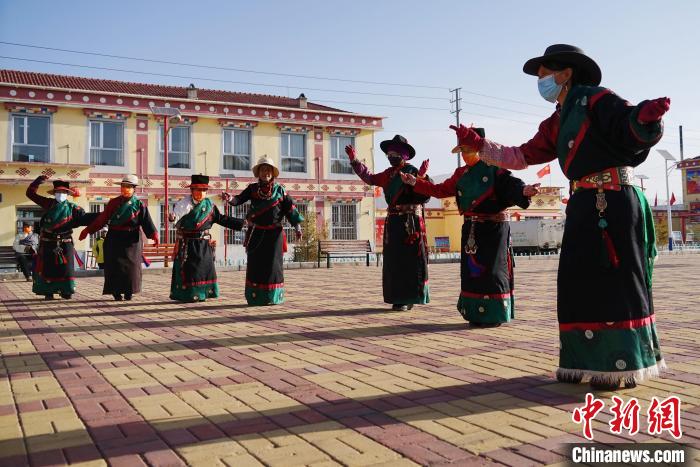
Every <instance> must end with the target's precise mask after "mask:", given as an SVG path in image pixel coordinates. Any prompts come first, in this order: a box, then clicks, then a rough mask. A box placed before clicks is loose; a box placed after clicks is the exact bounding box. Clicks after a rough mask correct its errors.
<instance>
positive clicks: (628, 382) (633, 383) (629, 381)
mask: <svg viewBox="0 0 700 467" xmlns="http://www.w3.org/2000/svg"><path fill="white" fill-rule="evenodd" d="M636 387H637V380H635V379H634V376H633V377H631V378H625V389H632V388H636Z"/></svg>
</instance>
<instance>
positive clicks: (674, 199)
mask: <svg viewBox="0 0 700 467" xmlns="http://www.w3.org/2000/svg"><path fill="white" fill-rule="evenodd" d="M675 202H676V195H675V194H674V193H673V192H671V201H670V202H669V203H670V204H671V206H673V203H675Z"/></svg>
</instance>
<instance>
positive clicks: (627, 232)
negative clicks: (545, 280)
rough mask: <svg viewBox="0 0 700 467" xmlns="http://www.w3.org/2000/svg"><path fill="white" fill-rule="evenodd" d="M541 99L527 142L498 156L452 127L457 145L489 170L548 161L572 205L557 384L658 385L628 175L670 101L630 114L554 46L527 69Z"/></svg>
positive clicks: (637, 207)
mask: <svg viewBox="0 0 700 467" xmlns="http://www.w3.org/2000/svg"><path fill="white" fill-rule="evenodd" d="M523 71H524V72H525V73H527V74H530V75H535V76H537V77H538V78H539V80H538V88H539V92H540V95H541V96H542V97H543V98H544V99H546V100H547V101H549V102H552V103H556V104H557V108H556V110H555V111H554V113H553V114H552V115H551V116H550V117H549V118H547V119H546V120H545V121H543V122H542V123H541V124H540V127H539V131H538V132H537V134H535V136H534V137H533V138H532V139H531V140H530V141H528V142H527V143H525V144H523V145H521V146H517V147H505V146H502V145H500V144H497V143H495V142H493V141H490V140H487V139H485V138H483V137H481V136H480V135H479V134H477V133H476V132H475V131H474V130H473V129H471V128H466V127H464V126H460V127H459V128H456V127H452V128H454V129H455V130H456V131H457V137H458V140H459V143H460V144H464V145H467V146H470V147H472V148H475V149H477V150H479V151H480V154H481V158H482V159H483V160H484V161H485V162H487V163H489V164H492V165H496V166H500V167H504V168H509V169H524V168H525V167H527V166H528V165H533V164H541V163H544V162H549V161H551V160H554V159H558V160H559V165H560V166H561V168H562V171H563V172H564V175H566V177H567V178H568V179H569V180H570V184H571V186H570V192H571V196H570V198H569V202H568V205H567V209H566V215H567V217H566V227H565V230H564V239H563V242H562V249H561V257H560V260H559V276H558V280H557V289H558V290H557V314H558V320H559V336H560V342H561V348H560V353H559V368H558V370H557V379H558V380H559V381H563V382H571V383H578V382H580V381H581V380H582V378H583V377H590V383H591V386H593V387H594V388H596V389H616V388H618V387H619V386H620V383H621V381H623V380H624V382H625V385H626V386H627V387H633V386H634V385H636V381H638V380H643V379H645V378H650V377H655V376H658V374H659V370H660V369H662V368H664V367H665V364H664V361H663V358H662V356H661V351H660V348H659V341H658V338H657V333H656V326H655V322H654V308H653V303H652V296H651V276H652V268H653V264H654V258H655V256H656V242H655V235H654V223H653V220H652V216H651V210H650V208H649V204H648V203H647V200H646V198H645V196H644V194H643V193H642V192H641V190H640V189H639V188H637V187H636V186H633V185H632V183H633V181H634V169H633V167H636V166H638V165H639V164H641V163H642V162H644V160H645V159H646V158H647V156H648V154H649V149H650V148H651V147H652V146H654V145H655V144H656V143H657V142H658V141H659V140H660V139H661V136H662V135H663V123H662V121H661V117H662V116H663V115H664V113H666V112H667V111H668V109H669V107H670V103H671V101H670V99H668V98H666V97H662V98H659V99H654V100H648V101H643V102H641V103H639V104H638V105H636V106H635V105H632V104H630V103H628V102H627V101H625V100H624V99H622V98H620V97H618V96H617V95H616V94H614V93H613V92H611V91H610V90H609V89H606V88H602V87H598V84H599V83H600V79H601V72H600V68H598V65H597V64H596V63H595V62H594V61H593V60H592V59H591V58H589V57H587V56H586V55H585V54H584V53H583V51H582V50H581V49H579V48H577V47H574V46H570V45H565V44H557V45H552V46H550V47H548V48H547V50H546V51H545V53H544V55H543V56H541V57H535V58H533V59H531V60H528V61H527V62H526V63H525V66H524V67H523Z"/></svg>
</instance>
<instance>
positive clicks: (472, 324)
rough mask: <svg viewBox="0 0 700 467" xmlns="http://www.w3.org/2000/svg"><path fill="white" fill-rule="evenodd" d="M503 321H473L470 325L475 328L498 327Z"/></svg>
mask: <svg viewBox="0 0 700 467" xmlns="http://www.w3.org/2000/svg"><path fill="white" fill-rule="evenodd" d="M500 325H501V323H472V322H471V321H470V322H469V326H471V327H474V328H497V327H498V326H500Z"/></svg>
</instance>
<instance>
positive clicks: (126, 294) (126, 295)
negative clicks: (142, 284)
mask: <svg viewBox="0 0 700 467" xmlns="http://www.w3.org/2000/svg"><path fill="white" fill-rule="evenodd" d="M132 297H133V295H132V294H131V293H125V294H124V300H127V301H129V300H131V298H132Z"/></svg>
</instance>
